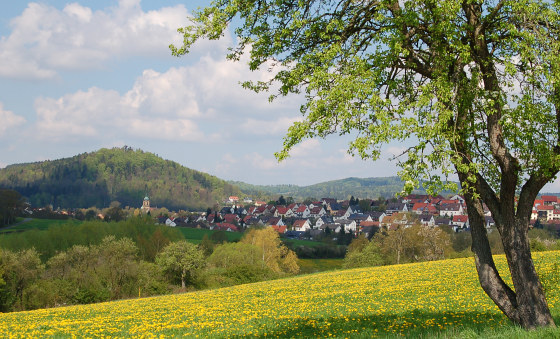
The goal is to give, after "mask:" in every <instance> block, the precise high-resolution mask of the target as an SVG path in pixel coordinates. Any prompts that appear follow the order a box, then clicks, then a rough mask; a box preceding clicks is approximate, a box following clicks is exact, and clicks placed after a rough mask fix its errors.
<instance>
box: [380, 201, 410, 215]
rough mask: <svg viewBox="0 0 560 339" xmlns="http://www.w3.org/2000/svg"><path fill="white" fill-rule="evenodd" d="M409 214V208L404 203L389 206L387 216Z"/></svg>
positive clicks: (394, 203)
mask: <svg viewBox="0 0 560 339" xmlns="http://www.w3.org/2000/svg"><path fill="white" fill-rule="evenodd" d="M401 212H408V206H407V204H405V203H402V202H391V203H388V204H387V208H386V210H385V214H387V215H391V214H393V213H401Z"/></svg>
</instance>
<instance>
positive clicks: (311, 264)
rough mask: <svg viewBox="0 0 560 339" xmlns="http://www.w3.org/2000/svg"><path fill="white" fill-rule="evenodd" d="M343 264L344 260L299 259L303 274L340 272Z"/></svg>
mask: <svg viewBox="0 0 560 339" xmlns="http://www.w3.org/2000/svg"><path fill="white" fill-rule="evenodd" d="M342 264H344V259H299V268H300V273H301V274H307V273H318V272H325V271H332V270H338V269H341V268H342Z"/></svg>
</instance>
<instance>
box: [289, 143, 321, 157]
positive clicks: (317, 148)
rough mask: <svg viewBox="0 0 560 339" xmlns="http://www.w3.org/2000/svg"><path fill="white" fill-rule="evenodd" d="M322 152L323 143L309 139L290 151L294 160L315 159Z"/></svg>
mask: <svg viewBox="0 0 560 339" xmlns="http://www.w3.org/2000/svg"><path fill="white" fill-rule="evenodd" d="M320 152H321V143H320V142H319V140H317V139H307V140H304V141H302V142H301V143H299V144H298V145H296V146H294V147H293V148H292V150H291V151H290V156H291V157H293V158H307V157H312V158H315V157H317V155H318V154H319V153H320Z"/></svg>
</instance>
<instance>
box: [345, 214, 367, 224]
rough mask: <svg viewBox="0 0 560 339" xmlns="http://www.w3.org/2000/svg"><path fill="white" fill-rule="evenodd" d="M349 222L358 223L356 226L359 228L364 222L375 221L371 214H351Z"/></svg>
mask: <svg viewBox="0 0 560 339" xmlns="http://www.w3.org/2000/svg"><path fill="white" fill-rule="evenodd" d="M348 220H354V221H355V222H356V225H358V226H359V225H360V223H361V222H362V221H373V219H372V217H371V216H370V215H369V214H363V213H355V214H351V215H350V216H349V217H348Z"/></svg>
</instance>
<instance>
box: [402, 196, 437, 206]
mask: <svg viewBox="0 0 560 339" xmlns="http://www.w3.org/2000/svg"><path fill="white" fill-rule="evenodd" d="M430 199H431V198H430V196H429V195H424V194H409V195H407V196H406V197H403V198H402V202H403V203H405V204H411V205H413V204H416V203H425V204H427V203H429V202H430Z"/></svg>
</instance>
